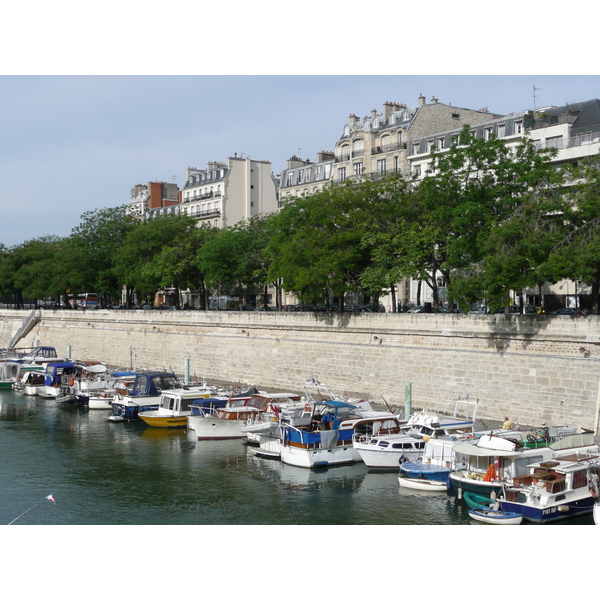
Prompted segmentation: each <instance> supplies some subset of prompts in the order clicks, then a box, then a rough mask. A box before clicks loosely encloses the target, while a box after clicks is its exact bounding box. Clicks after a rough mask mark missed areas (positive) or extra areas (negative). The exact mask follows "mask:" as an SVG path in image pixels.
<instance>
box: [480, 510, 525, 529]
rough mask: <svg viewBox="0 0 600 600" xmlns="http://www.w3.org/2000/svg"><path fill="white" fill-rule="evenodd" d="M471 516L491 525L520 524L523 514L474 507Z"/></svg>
mask: <svg viewBox="0 0 600 600" xmlns="http://www.w3.org/2000/svg"><path fill="white" fill-rule="evenodd" d="M469 516H470V517H471V518H472V519H475V521H481V522H482V523H488V524H490V525H520V524H521V522H522V521H523V516H522V515H520V514H518V513H513V512H506V511H503V510H494V509H492V508H472V509H471V510H470V511H469Z"/></svg>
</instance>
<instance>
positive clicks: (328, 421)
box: [321, 412, 333, 429]
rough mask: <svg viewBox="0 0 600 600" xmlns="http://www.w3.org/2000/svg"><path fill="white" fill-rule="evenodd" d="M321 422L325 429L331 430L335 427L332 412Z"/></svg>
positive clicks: (327, 413)
mask: <svg viewBox="0 0 600 600" xmlns="http://www.w3.org/2000/svg"><path fill="white" fill-rule="evenodd" d="M321 421H322V423H323V429H331V427H332V425H333V415H332V414H331V413H330V412H326V413H325V414H324V415H323V418H322V419H321Z"/></svg>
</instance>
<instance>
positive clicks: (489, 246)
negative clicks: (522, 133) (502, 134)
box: [410, 127, 560, 304]
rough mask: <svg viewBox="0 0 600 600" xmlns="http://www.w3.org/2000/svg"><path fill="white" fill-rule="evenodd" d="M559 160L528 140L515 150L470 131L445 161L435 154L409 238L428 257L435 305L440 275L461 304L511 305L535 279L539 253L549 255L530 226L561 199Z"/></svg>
mask: <svg viewBox="0 0 600 600" xmlns="http://www.w3.org/2000/svg"><path fill="white" fill-rule="evenodd" d="M555 152H556V151H555V150H536V148H535V147H534V144H533V142H532V141H531V139H530V138H523V139H522V140H521V141H520V142H519V144H517V145H516V146H515V147H512V148H511V147H509V146H508V145H507V144H506V143H505V141H504V140H501V139H498V138H496V137H495V136H491V137H490V138H489V139H483V138H477V139H476V138H474V136H473V135H472V134H471V133H470V132H469V129H468V127H465V129H463V131H462V132H461V136H460V140H459V143H457V144H455V145H453V146H452V147H451V148H450V150H449V151H448V152H447V153H445V154H441V153H436V152H434V153H433V161H432V164H431V166H430V169H429V171H428V173H427V174H426V176H425V177H424V178H423V180H422V181H421V182H420V184H419V185H418V187H417V189H416V195H417V204H416V206H417V210H418V218H413V219H412V226H411V230H412V231H411V234H410V238H411V239H412V240H413V241H414V242H415V243H416V247H417V248H419V249H421V250H422V253H421V258H422V259H424V260H423V262H422V263H421V269H420V272H421V273H423V272H428V273H429V274H430V277H431V281H430V285H431V286H432V288H433V290H434V298H435V297H436V291H437V290H436V287H437V277H436V275H437V272H438V270H439V272H441V273H442V275H443V277H444V280H445V282H446V283H447V284H448V289H449V295H450V296H452V297H454V298H457V299H459V300H460V301H461V302H462V303H463V304H466V303H468V302H470V301H472V300H473V299H474V297H475V295H477V296H478V297H479V298H482V297H483V298H487V299H488V300H490V301H491V302H492V303H494V302H496V303H503V302H507V300H508V295H509V292H510V290H511V289H512V290H514V289H519V288H521V287H523V286H524V285H528V284H529V283H531V281H532V280H534V279H535V277H536V269H537V267H538V266H539V263H540V256H539V253H540V252H541V253H542V254H543V247H544V246H545V247H546V251H548V250H549V248H548V245H547V244H544V243H541V244H539V243H538V242H537V241H533V239H534V236H535V235H539V234H540V231H541V230H540V229H537V230H532V229H531V225H532V223H533V222H534V221H535V220H537V219H538V217H539V216H540V215H544V214H548V213H549V212H550V211H551V210H552V208H553V203H554V202H556V199H557V194H556V193H555V191H554V190H556V187H557V186H558V185H559V184H560V173H558V172H557V171H556V170H555V169H554V168H553V167H552V165H551V163H550V160H549V159H550V158H551V156H553V154H554V153H555ZM531 245H532V246H533V247H535V248H533V247H532V251H531V252H529V251H528V248H529V246H531ZM418 263H419V261H418V260H417V261H416V262H415V266H416V265H418Z"/></svg>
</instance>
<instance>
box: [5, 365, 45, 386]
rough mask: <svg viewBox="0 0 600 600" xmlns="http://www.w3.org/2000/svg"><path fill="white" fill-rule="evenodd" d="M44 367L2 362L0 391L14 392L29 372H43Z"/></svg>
mask: <svg viewBox="0 0 600 600" xmlns="http://www.w3.org/2000/svg"><path fill="white" fill-rule="evenodd" d="M43 370H44V367H42V366H41V365H36V364H23V363H19V362H16V361H13V360H5V361H0V391H2V390H9V391H10V390H12V389H13V388H14V386H15V384H16V383H17V381H19V379H20V378H21V377H23V375H24V374H25V373H26V372H27V371H34V372H41V371H43Z"/></svg>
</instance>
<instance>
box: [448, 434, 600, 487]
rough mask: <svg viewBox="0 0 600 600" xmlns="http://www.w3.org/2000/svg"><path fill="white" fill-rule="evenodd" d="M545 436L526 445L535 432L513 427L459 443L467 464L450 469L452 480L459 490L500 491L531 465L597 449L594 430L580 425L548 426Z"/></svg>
mask: <svg viewBox="0 0 600 600" xmlns="http://www.w3.org/2000/svg"><path fill="white" fill-rule="evenodd" d="M546 429H547V430H548V431H547V434H546V436H545V438H546V439H545V440H543V441H542V442H540V444H539V446H538V447H536V448H530V447H524V445H523V444H522V441H523V440H524V439H525V440H527V437H528V436H530V437H529V440H528V441H529V443H530V444H532V442H531V434H530V433H528V432H526V431H510V432H509V436H508V437H503V436H501V435H495V434H486V435H482V436H480V437H479V438H477V441H476V443H472V441H471V442H465V443H462V444H457V445H456V446H455V447H454V452H455V453H456V455H457V460H458V461H459V462H461V463H464V464H465V465H466V466H465V467H464V468H461V469H458V470H456V471H452V472H451V473H450V484H451V486H452V489H453V490H454V491H455V492H457V493H458V492H459V491H460V492H464V491H472V492H476V493H478V494H481V495H484V496H491V495H492V494H494V495H496V496H497V495H498V494H499V493H500V492H501V491H502V489H503V487H504V486H505V485H507V484H511V483H512V480H513V478H514V477H515V476H518V475H522V474H524V473H526V472H527V468H528V465H530V464H532V463H535V462H539V461H543V460H550V459H554V458H557V457H560V456H561V455H566V454H569V453H572V452H575V451H578V452H581V453H590V452H596V451H597V450H598V446H597V445H596V444H595V443H594V433H593V432H591V431H587V430H583V431H582V432H577V427H575V426H572V425H569V426H551V427H548V428H546Z"/></svg>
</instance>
